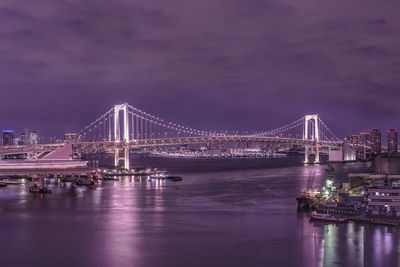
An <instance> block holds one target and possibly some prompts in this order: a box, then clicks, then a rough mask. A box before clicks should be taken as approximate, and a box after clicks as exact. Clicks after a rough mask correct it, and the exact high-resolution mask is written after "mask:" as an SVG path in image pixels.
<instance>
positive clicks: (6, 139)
mask: <svg viewBox="0 0 400 267" xmlns="http://www.w3.org/2000/svg"><path fill="white" fill-rule="evenodd" d="M12 145H14V131H13V130H3V146H12Z"/></svg>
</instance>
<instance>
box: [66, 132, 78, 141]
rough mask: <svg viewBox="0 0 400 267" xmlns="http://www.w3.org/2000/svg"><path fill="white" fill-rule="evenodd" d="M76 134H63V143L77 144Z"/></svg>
mask: <svg viewBox="0 0 400 267" xmlns="http://www.w3.org/2000/svg"><path fill="white" fill-rule="evenodd" d="M78 138H79V136H78V134H77V133H65V134H64V142H65V143H76V142H78Z"/></svg>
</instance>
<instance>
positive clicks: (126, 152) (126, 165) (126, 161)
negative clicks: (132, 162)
mask: <svg viewBox="0 0 400 267" xmlns="http://www.w3.org/2000/svg"><path fill="white" fill-rule="evenodd" d="M124 168H125V169H127V170H129V147H125V148H124Z"/></svg>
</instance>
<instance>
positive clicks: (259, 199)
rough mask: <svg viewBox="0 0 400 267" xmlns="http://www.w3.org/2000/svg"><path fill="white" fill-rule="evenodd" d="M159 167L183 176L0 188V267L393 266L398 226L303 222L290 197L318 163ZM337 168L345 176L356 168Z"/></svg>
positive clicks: (320, 175) (319, 169)
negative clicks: (36, 190) (46, 191)
mask: <svg viewBox="0 0 400 267" xmlns="http://www.w3.org/2000/svg"><path fill="white" fill-rule="evenodd" d="M143 164H146V163H143ZM160 164H165V166H162V167H163V168H167V169H169V170H170V172H171V170H173V172H174V174H176V175H182V176H183V177H184V180H183V181H182V182H175V183H174V182H171V181H161V180H148V179H133V178H132V177H119V178H118V180H115V181H102V183H101V184H100V185H99V186H98V187H97V188H96V189H95V190H89V189H88V188H85V187H76V186H74V185H72V184H70V183H65V184H63V185H60V184H57V183H50V184H49V187H51V189H52V190H53V194H52V195H46V196H45V197H44V198H40V197H39V196H38V195H33V194H30V193H28V191H27V186H26V185H19V186H8V187H6V188H1V189H0V241H1V242H0V251H2V261H1V266H39V265H41V266H307V267H308V266H311V267H313V266H398V263H399V262H398V257H399V250H400V244H399V238H400V236H399V233H398V229H395V228H391V227H385V226H374V225H362V224H353V223H348V224H338V225H335V224H324V223H318V222H313V223H310V222H309V219H308V217H307V215H306V214H304V213H298V212H297V211H296V200H295V197H296V196H297V195H298V194H300V192H301V190H302V189H303V188H305V187H306V186H307V183H308V180H309V177H310V175H312V174H313V173H315V186H317V187H318V186H321V185H322V184H323V183H324V174H325V173H324V169H325V167H326V166H323V165H322V166H307V167H304V166H302V165H300V164H298V165H297V166H286V165H285V167H282V168H271V166H265V167H264V168H261V167H259V168H253V167H252V168H248V165H251V166H256V165H257V164H258V163H254V162H246V161H234V162H233V163H232V162H221V163H220V164H221V169H218V166H217V164H216V163H215V162H210V163H208V162H200V163H199V162H195V161H190V162H189V163H188V162H184V163H177V162H168V163H165V162H164V163H163V162H161V163H160ZM168 164H169V166H170V168H168ZM179 164H182V165H179ZM183 164H184V166H183ZM208 164H210V165H212V170H210V169H209V168H208V167H207V166H208ZM239 164H241V166H242V168H238V167H237V166H238V165H239ZM246 164H247V165H246ZM274 164H275V165H274V167H276V166H279V161H277V162H275V163H274ZM154 165H156V164H149V166H154ZM187 165H190V167H188V166H187ZM233 165H234V167H233ZM283 165H284V164H283ZM292 165H293V164H292ZM294 165H296V164H294ZM230 166H232V168H230ZM185 168H186V169H185ZM189 168H190V169H191V170H197V172H195V171H190V172H189V171H187V169H189ZM335 168H336V169H337V178H338V179H339V180H342V181H344V180H345V175H344V174H345V173H346V172H349V171H357V170H362V169H363V168H364V166H363V165H337V166H335ZM230 169H231V170H230Z"/></svg>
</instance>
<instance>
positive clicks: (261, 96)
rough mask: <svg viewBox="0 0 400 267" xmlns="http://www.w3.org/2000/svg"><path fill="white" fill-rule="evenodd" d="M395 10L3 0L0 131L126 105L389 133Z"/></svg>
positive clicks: (177, 114) (215, 122) (399, 81)
mask: <svg viewBox="0 0 400 267" xmlns="http://www.w3.org/2000/svg"><path fill="white" fill-rule="evenodd" d="M399 14H400V2H399V1H398V0H385V1H378V0H376V1H370V0H355V1H344V0H335V1H321V0H318V1H317V0H302V1H288V0H280V1H262V0H202V1H192V0H181V1H178V0H168V1H153V0H135V1H133V0H112V1H110V0H106V1H102V0H87V1H78V0H69V1H66V0H57V1H55V0H38V1H26V0H25V1H19V0H3V1H1V2H0V36H1V39H0V55H1V60H0V68H1V72H0V85H1V97H0V114H1V120H0V127H1V128H2V129H5V128H13V129H17V130H20V129H22V128H24V127H31V128H34V129H39V130H40V132H41V133H42V134H62V133H64V132H65V131H77V130H79V129H80V128H82V127H83V126H84V125H86V124H88V123H89V122H91V121H92V120H94V119H95V118H96V117H97V116H99V115H101V114H103V113H104V112H105V111H107V110H108V109H109V108H111V107H112V106H113V105H114V104H118V103H123V102H128V103H130V104H131V105H133V106H136V107H138V108H140V109H142V110H145V111H147V112H149V113H152V114H154V115H158V116H160V117H162V118H165V119H167V120H172V121H174V122H178V123H180V124H184V125H187V126H191V127H194V128H200V129H205V130H211V129H212V130H214V129H215V130H219V129H221V130H224V129H228V130H232V129H239V130H243V129H250V130H263V129H270V128H274V127H277V126H281V125H282V124H284V123H285V122H289V121H294V120H296V119H297V118H299V117H302V116H303V115H305V114H312V113H319V114H320V115H321V117H322V119H323V120H324V121H325V122H326V123H327V124H328V125H329V126H330V127H331V128H332V129H333V130H334V132H335V133H337V135H339V136H340V137H342V136H345V135H347V134H348V133H349V132H350V131H359V130H362V129H365V128H380V129H381V130H382V131H384V132H386V129H387V128H389V127H399V128H400V121H399V118H398V114H399V112H400V104H399V102H400V101H399V100H400V15H399Z"/></svg>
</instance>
